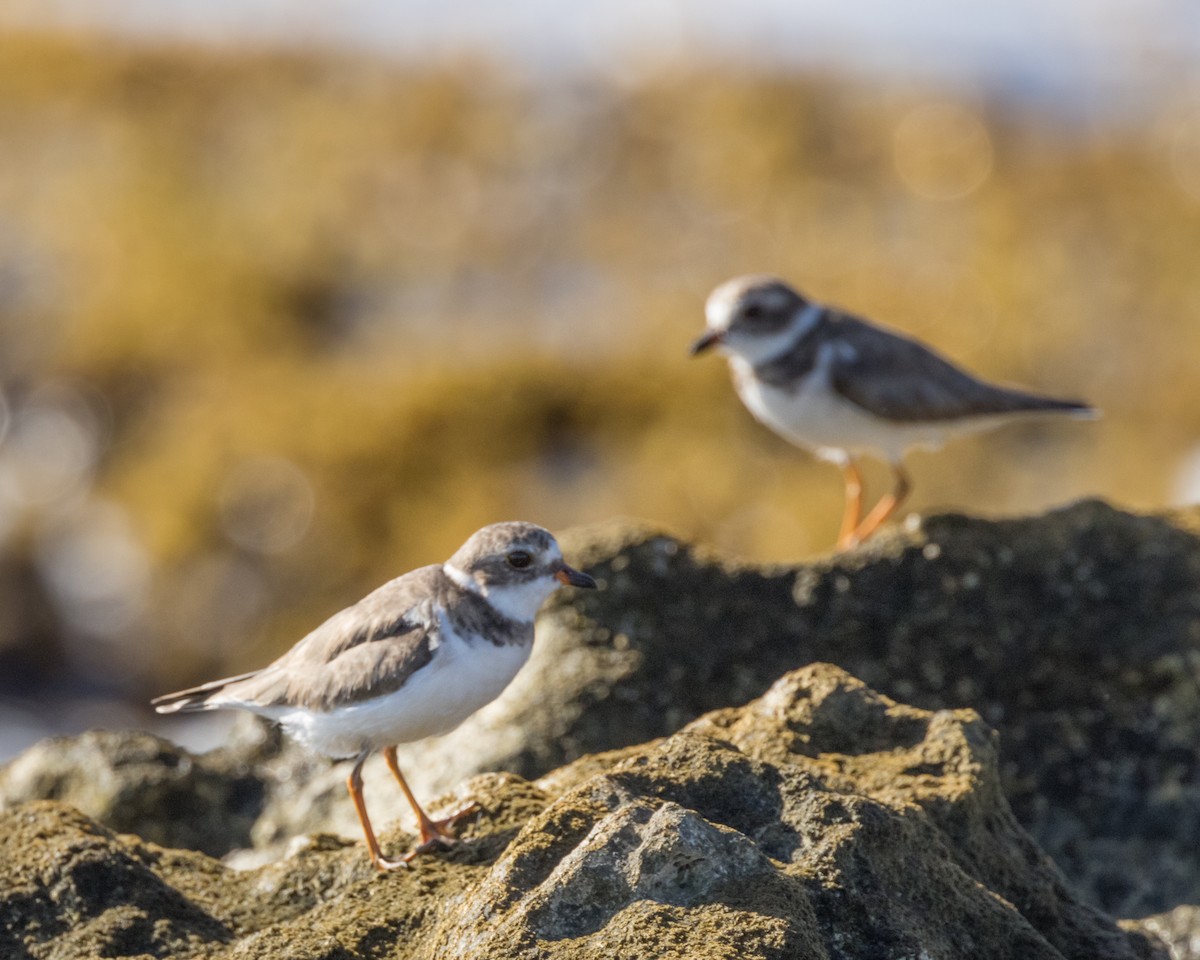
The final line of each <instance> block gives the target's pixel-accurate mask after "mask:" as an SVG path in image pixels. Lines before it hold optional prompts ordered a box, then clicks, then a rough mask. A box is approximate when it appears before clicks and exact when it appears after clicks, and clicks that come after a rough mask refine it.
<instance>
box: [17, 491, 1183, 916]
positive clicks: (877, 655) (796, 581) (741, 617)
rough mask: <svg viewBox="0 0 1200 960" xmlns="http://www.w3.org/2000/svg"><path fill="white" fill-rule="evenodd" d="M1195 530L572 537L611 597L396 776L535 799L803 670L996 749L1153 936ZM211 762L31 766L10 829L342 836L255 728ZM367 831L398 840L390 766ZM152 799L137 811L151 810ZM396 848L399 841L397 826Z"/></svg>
mask: <svg viewBox="0 0 1200 960" xmlns="http://www.w3.org/2000/svg"><path fill="white" fill-rule="evenodd" d="M1198 528H1200V514H1198V513H1196V512H1191V513H1180V514H1175V515H1172V516H1137V515H1133V514H1129V513H1124V512H1121V511H1118V510H1115V509H1113V508H1111V507H1108V506H1106V505H1105V504H1102V503H1097V502H1084V503H1080V504H1076V505H1074V506H1071V507H1068V508H1065V509H1062V510H1059V511H1055V512H1052V513H1050V514H1047V515H1045V516H1041V517H1035V518H1029V519H1020V520H1003V521H987V520H978V519H968V518H965V517H959V516H941V517H933V518H930V519H928V520H927V521H925V522H924V523H923V524H922V525H915V526H913V527H912V528H910V529H905V530H893V531H890V532H888V533H886V534H885V535H884V536H882V537H881V538H880V539H879V540H878V541H874V542H872V543H871V544H869V545H868V546H867V547H866V548H863V549H860V550H858V551H855V552H852V553H848V554H843V555H840V556H834V557H829V558H826V559H822V560H819V561H817V562H815V563H812V564H808V565H801V566H795V567H771V568H762V567H754V566H749V565H736V564H731V563H729V562H728V561H726V560H723V559H721V558H717V557H714V556H711V555H709V554H706V553H704V552H703V551H699V550H697V549H695V548H692V547H689V546H687V545H685V544H682V543H680V542H679V541H677V540H675V539H672V538H671V537H668V536H666V535H663V534H661V533H658V532H655V531H652V530H647V529H645V528H640V527H631V526H625V527H615V526H609V527H603V528H599V529H596V530H583V531H577V532H576V534H575V535H574V536H573V537H570V538H569V539H568V544H567V548H568V552H569V553H570V555H571V556H572V557H573V558H577V562H579V563H580V565H582V566H585V567H587V568H588V569H590V570H591V571H592V572H593V573H595V574H596V575H597V576H599V577H600V578H601V579H602V581H603V585H604V586H605V589H604V590H601V591H596V592H590V591H588V592H585V591H577V592H574V595H573V596H568V595H567V592H565V591H564V592H563V594H562V595H560V598H559V599H558V601H557V602H555V603H553V604H552V605H550V606H548V607H547V609H546V610H545V611H544V613H543V616H542V618H541V621H540V622H539V628H538V643H537V647H536V649H535V654H534V659H533V661H532V662H531V663H530V665H529V666H528V667H527V668H526V670H524V671H523V672H522V673H521V675H520V676H519V677H518V679H517V681H516V682H515V683H514V684H513V686H512V687H511V688H510V690H509V691H508V692H507V693H506V694H505V696H504V697H503V698H502V699H501V700H500V701H498V702H497V703H496V704H493V705H492V706H490V707H489V708H487V709H485V710H483V711H481V712H480V713H479V714H478V715H476V717H474V718H472V719H471V720H470V721H468V722H467V723H466V724H464V725H463V726H462V727H461V728H460V729H459V730H457V731H455V732H454V733H452V734H450V735H449V736H447V737H445V738H442V739H440V740H438V741H429V742H426V743H421V744H413V745H410V746H408V747H406V748H404V750H403V751H402V763H403V765H404V767H405V770H406V772H407V773H408V774H409V778H410V781H411V782H412V783H413V784H414V786H415V787H416V789H417V791H418V794H419V795H420V796H422V797H428V796H431V795H434V794H437V793H440V792H444V791H446V790H448V789H452V788H454V787H455V786H456V785H458V784H460V783H461V781H462V780H463V779H465V778H466V777H468V776H470V775H472V774H475V773H478V772H481V771H484V770H494V769H504V770H509V771H512V772H516V773H519V774H521V775H522V776H525V777H527V778H535V777H538V776H540V775H542V774H544V773H545V772H546V771H548V770H550V769H552V768H554V767H556V766H558V765H561V764H562V763H565V762H568V761H570V760H572V759H574V758H576V757H579V756H581V755H583V754H586V753H589V752H594V751H598V750H606V749H612V748H616V747H621V746H626V745H629V744H634V743H640V742H643V741H645V740H647V739H651V738H654V737H658V736H664V735H667V734H669V733H671V732H673V731H675V730H677V729H679V727H680V726H681V725H683V724H684V723H686V722H688V721H690V720H691V719H693V718H694V717H696V716H698V715H699V714H700V713H703V712H704V711H706V710H711V709H715V708H717V707H722V706H727V705H730V704H736V703H744V702H745V701H746V700H748V699H750V698H751V697H754V696H757V695H758V694H760V693H762V691H763V690H765V689H766V688H767V686H768V685H769V684H770V683H771V682H772V681H773V680H774V679H775V678H776V677H778V676H779V675H780V674H781V673H783V672H784V671H785V670H789V669H794V668H795V667H798V666H800V665H803V664H805V663H809V662H811V661H813V660H828V661H832V662H835V663H838V664H839V665H841V666H843V667H845V668H846V669H848V670H849V671H850V672H852V673H853V674H855V675H856V676H860V677H862V678H864V679H865V680H866V681H867V682H869V683H870V684H871V685H872V686H874V687H876V688H878V689H880V690H881V691H883V692H885V693H887V694H889V695H891V696H893V697H896V698H897V699H900V700H903V701H906V702H912V703H914V704H916V705H918V706H922V707H925V708H929V709H941V708H947V707H962V706H969V707H973V708H975V709H976V710H978V711H979V712H980V713H981V714H982V715H983V716H984V718H985V719H986V720H987V721H988V722H989V723H991V724H992V725H993V726H995V727H996V728H997V729H998V730H999V731H1000V734H1001V779H1002V783H1003V786H1004V790H1005V792H1006V794H1007V796H1008V798H1009V800H1010V802H1011V804H1012V806H1013V808H1014V811H1015V813H1016V815H1017V818H1018V820H1019V821H1020V822H1021V823H1022V825H1023V826H1024V827H1025V828H1026V829H1028V830H1029V831H1030V832H1031V833H1032V834H1033V835H1034V837H1035V838H1036V839H1037V841H1038V842H1039V844H1040V845H1041V846H1042V848H1043V849H1045V850H1046V851H1047V852H1048V853H1050V854H1051V856H1052V857H1053V858H1054V860H1055V861H1056V862H1057V863H1058V864H1059V866H1060V867H1061V868H1062V869H1063V871H1064V872H1065V873H1066V874H1067V876H1068V877H1070V878H1071V880H1072V882H1074V883H1075V884H1076V885H1077V886H1078V887H1079V888H1080V889H1081V890H1082V892H1083V893H1084V896H1085V897H1086V898H1087V899H1088V900H1089V902H1091V903H1092V904H1093V905H1096V906H1099V907H1101V908H1103V909H1106V910H1108V911H1109V912H1111V913H1114V914H1116V915H1119V916H1128V917H1144V916H1147V915H1149V914H1153V913H1157V912H1164V911H1168V910H1171V909H1173V908H1175V907H1176V906H1177V905H1180V904H1184V905H1186V904H1196V903H1200V752H1198V751H1197V750H1196V744H1197V743H1200V538H1198V537H1197V533H1196V531H1197V529H1198ZM239 731H240V733H239V736H238V737H236V738H235V741H234V742H233V743H232V744H231V745H230V746H229V747H228V748H225V749H222V750H218V751H215V752H214V753H212V754H208V755H206V756H203V757H191V756H189V755H188V754H187V753H186V752H185V751H181V750H179V749H178V748H175V747H172V746H171V745H170V744H167V743H164V742H162V741H158V740H153V739H152V738H148V737H147V736H146V735H144V734H106V735H90V734H89V735H87V736H85V737H83V738H78V739H76V740H65V741H64V740H56V741H48V742H47V743H45V744H43V745H41V746H39V747H37V748H34V750H32V751H30V752H28V753H27V754H26V755H24V756H23V757H22V758H20V759H18V760H17V761H15V762H13V763H12V764H10V765H9V766H8V767H7V768H5V769H3V770H0V806H4V805H12V804H14V803H17V802H21V801H24V800H29V799H33V798H38V797H41V798H57V799H62V800H65V801H67V802H70V803H72V804H74V805H76V806H78V807H79V808H80V809H81V810H83V811H84V812H85V813H87V814H88V815H89V816H92V817H95V818H97V819H99V820H100V821H101V822H103V823H105V824H106V825H108V826H110V827H113V828H114V829H117V830H133V831H134V832H138V833H139V834H140V835H141V836H144V837H147V838H149V839H153V840H156V841H159V842H163V843H166V844H169V845H172V846H184V847H190V848H193V849H199V850H203V851H205V852H209V853H212V854H224V853H225V852H227V851H229V850H232V849H235V848H238V847H242V846H245V845H246V844H247V842H248V840H249V842H250V843H251V844H253V845H254V846H255V847H257V848H259V849H260V850H261V851H263V852H261V853H259V854H256V855H253V856H249V857H246V856H243V857H242V862H243V863H251V862H262V861H263V860H265V859H269V857H270V856H271V855H274V854H277V853H278V852H279V851H280V850H282V849H283V847H284V846H285V845H286V843H287V841H288V839H289V838H291V837H293V836H295V835H297V834H299V833H303V832H307V831H314V830H330V831H334V832H337V833H340V834H342V835H344V836H348V837H356V836H357V833H358V832H357V824H356V822H355V819H354V814H353V811H352V809H351V807H350V805H349V803H348V801H347V798H346V792H345V787H344V777H345V772H346V771H345V769H344V767H342V766H333V767H331V766H330V765H329V764H328V763H326V762H324V761H322V760H319V759H316V758H312V757H309V756H306V755H304V754H303V753H302V752H300V751H298V750H295V749H288V748H286V747H281V743H280V740H279V737H278V736H277V735H274V734H264V732H263V730H262V728H260V727H258V726H256V721H254V720H253V719H252V718H250V717H246V718H245V723H244V724H243V725H242V726H241V727H239ZM374 763H375V764H376V765H375V766H369V767H368V770H367V792H368V799H369V803H370V804H371V809H372V810H373V811H374V812H375V814H376V816H377V818H378V819H379V820H380V821H381V822H387V821H389V820H391V819H392V818H395V817H397V816H401V817H407V816H408V812H407V810H405V809H404V805H403V802H402V800H401V798H400V797H399V796H398V794H397V792H396V791H394V790H393V789H391V786H390V778H389V777H388V775H387V773H386V771H385V770H383V769H382V765H381V764H379V762H378V761H374ZM147 784H153V785H154V786H153V788H150V787H148V786H147ZM406 822H407V821H406Z"/></svg>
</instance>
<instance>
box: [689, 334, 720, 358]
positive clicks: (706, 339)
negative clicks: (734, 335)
mask: <svg viewBox="0 0 1200 960" xmlns="http://www.w3.org/2000/svg"><path fill="white" fill-rule="evenodd" d="M724 339H725V331H724V330H709V331H708V333H706V334H705V335H704V336H702V337H701V338H700V339H699V340H697V341H696V342H695V343H693V344H692V350H691V354H692V356H693V357H694V356H696V355H698V354H701V353H703V352H704V351H705V350H708V349H709V348H711V347H715V346H716V345H717V344H718V343H720V342H721V341H722V340H724Z"/></svg>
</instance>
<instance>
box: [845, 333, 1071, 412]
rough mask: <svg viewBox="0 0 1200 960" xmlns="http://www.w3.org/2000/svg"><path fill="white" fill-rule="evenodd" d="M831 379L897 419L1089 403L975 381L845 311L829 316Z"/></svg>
mask: <svg viewBox="0 0 1200 960" xmlns="http://www.w3.org/2000/svg"><path fill="white" fill-rule="evenodd" d="M831 323H832V326H833V331H831V333H832V335H833V336H834V337H836V342H837V343H838V344H839V347H838V349H837V350H836V351H835V352H834V360H833V367H832V370H831V381H832V383H833V387H834V389H835V390H837V392H838V393H840V394H841V395H842V396H844V397H845V398H846V399H847V400H850V401H851V402H852V403H855V404H857V405H858V406H860V407H862V408H863V409H864V410H868V411H869V412H871V413H873V414H874V415H875V416H877V417H880V418H881V419H884V420H891V421H893V422H896V423H915V422H921V421H931V420H955V419H959V418H966V417H978V416H994V415H1001V414H1006V413H1023V412H1034V411H1063V412H1070V411H1076V412H1085V411H1087V410H1089V409H1090V408H1089V407H1088V406H1087V404H1084V403H1079V402H1077V401H1074V400H1058V399H1055V398H1053V397H1046V396H1041V395H1039V394H1035V393H1027V392H1025V391H1023V390H1014V389H1010V388H1008V387H1002V386H999V385H997V384H991V383H987V382H985V381H983V380H979V379H977V378H975V377H973V376H971V375H970V374H969V373H966V372H965V371H963V370H960V369H959V368H958V367H956V366H955V365H954V364H952V363H951V362H950V361H949V360H946V359H944V358H943V357H941V356H939V355H938V354H937V353H935V352H934V351H933V350H931V349H929V348H928V347H926V346H924V345H923V344H920V343H918V342H917V341H915V340H910V339H908V338H907V337H903V336H900V335H899V334H895V333H892V332H890V331H888V330H881V329H880V328H878V327H874V326H872V325H870V324H868V323H866V322H864V321H862V320H859V319H857V318H856V317H852V316H849V315H846V314H841V315H838V316H837V317H833V318H831Z"/></svg>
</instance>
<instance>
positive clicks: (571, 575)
mask: <svg viewBox="0 0 1200 960" xmlns="http://www.w3.org/2000/svg"><path fill="white" fill-rule="evenodd" d="M554 579H555V580H557V581H559V583H565V584H567V585H568V586H571V587H585V588H586V589H588V590H595V589H596V581H595V579H593V578H592V577H589V576H588V575H587V574H586V573H580V572H579V571H578V570H572V569H571V568H570V567H568V566H567V565H566V564H565V563H564V564H563V565H562V569H561V570H559V571H558V572H557V573H556V574H555V575H554Z"/></svg>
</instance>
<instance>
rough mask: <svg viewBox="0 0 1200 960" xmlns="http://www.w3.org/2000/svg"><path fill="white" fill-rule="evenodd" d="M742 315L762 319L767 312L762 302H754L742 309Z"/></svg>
mask: <svg viewBox="0 0 1200 960" xmlns="http://www.w3.org/2000/svg"><path fill="white" fill-rule="evenodd" d="M742 316H743V317H745V318H746V319H747V320H761V319H762V318H763V317H764V316H766V314H765V313H764V312H763V307H762V304H761V303H752V304H750V305H748V306H747V307H746V309H744V310H743V311H742Z"/></svg>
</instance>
